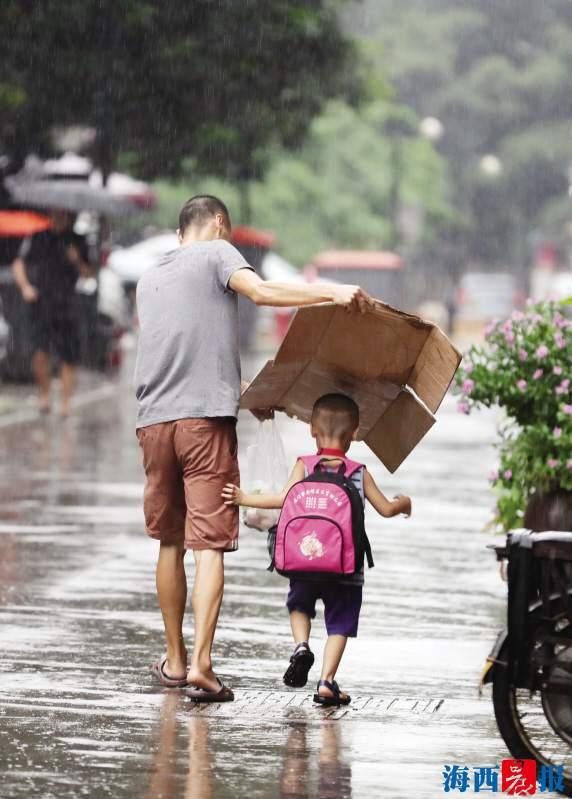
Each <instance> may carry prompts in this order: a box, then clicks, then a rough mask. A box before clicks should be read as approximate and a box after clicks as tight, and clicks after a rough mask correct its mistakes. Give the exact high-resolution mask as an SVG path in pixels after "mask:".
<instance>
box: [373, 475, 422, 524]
mask: <svg viewBox="0 0 572 799" xmlns="http://www.w3.org/2000/svg"><path fill="white" fill-rule="evenodd" d="M363 488H364V492H365V498H366V499H367V501H368V502H370V503H371V504H372V505H373V507H374V508H375V509H376V511H377V512H378V513H379V514H380V516H385V517H390V516H399V514H400V513H404V514H405V515H406V516H411V499H410V498H409V497H405V496H398V497H395V498H394V499H392V500H391V499H388V498H387V497H386V496H385V494H383V493H382V492H381V491H380V490H379V488H378V487H377V486H376V484H375V480H374V479H373V477H372V476H371V474H370V473H369V472H368V470H367V469H364V473H363Z"/></svg>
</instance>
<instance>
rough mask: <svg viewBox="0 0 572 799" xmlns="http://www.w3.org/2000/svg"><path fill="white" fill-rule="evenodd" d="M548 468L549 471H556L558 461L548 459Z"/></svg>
mask: <svg viewBox="0 0 572 799" xmlns="http://www.w3.org/2000/svg"><path fill="white" fill-rule="evenodd" d="M548 466H549V468H550V469H556V467H557V466H558V460H557V459H556V458H548Z"/></svg>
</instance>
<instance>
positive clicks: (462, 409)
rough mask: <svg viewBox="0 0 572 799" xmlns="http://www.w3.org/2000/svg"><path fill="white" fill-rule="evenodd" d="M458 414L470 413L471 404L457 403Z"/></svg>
mask: <svg viewBox="0 0 572 799" xmlns="http://www.w3.org/2000/svg"><path fill="white" fill-rule="evenodd" d="M457 412H458V413H469V403H468V402H458V403H457Z"/></svg>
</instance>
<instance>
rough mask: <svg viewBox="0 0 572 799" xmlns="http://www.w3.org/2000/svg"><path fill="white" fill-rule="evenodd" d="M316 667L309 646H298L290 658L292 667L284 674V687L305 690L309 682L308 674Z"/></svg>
mask: <svg viewBox="0 0 572 799" xmlns="http://www.w3.org/2000/svg"><path fill="white" fill-rule="evenodd" d="M313 665H314V654H313V652H312V651H311V650H310V647H309V646H308V645H307V644H298V646H297V647H296V649H295V650H294V652H293V654H292V655H291V657H290V665H289V666H288V668H287V669H286V671H285V672H284V677H283V678H282V679H283V681H284V685H288V686H290V688H303V687H304V686H305V685H306V683H307V682H308V672H309V671H310V669H311V668H312V666H313Z"/></svg>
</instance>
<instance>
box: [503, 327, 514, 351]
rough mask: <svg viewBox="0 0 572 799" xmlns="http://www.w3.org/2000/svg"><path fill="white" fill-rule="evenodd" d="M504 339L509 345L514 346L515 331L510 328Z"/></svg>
mask: <svg viewBox="0 0 572 799" xmlns="http://www.w3.org/2000/svg"><path fill="white" fill-rule="evenodd" d="M504 340H505V341H506V343H507V344H508V346H509V347H512V345H513V344H514V333H513V332H512V330H509V331H508V332H507V333H505V334H504Z"/></svg>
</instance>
